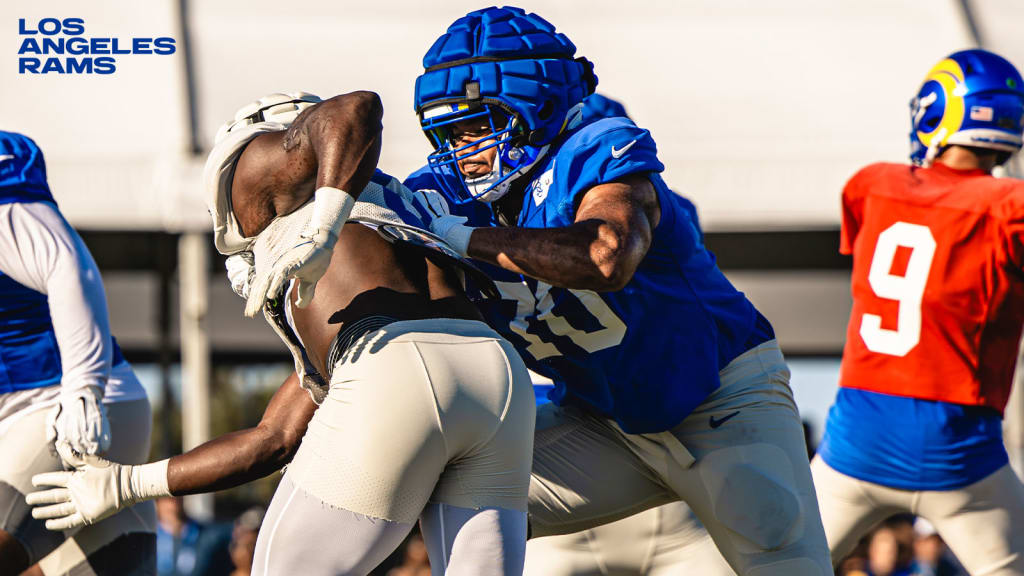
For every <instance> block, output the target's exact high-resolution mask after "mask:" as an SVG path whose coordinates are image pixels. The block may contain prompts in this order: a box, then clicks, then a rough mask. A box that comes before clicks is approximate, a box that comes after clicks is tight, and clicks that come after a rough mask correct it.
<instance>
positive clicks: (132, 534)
mask: <svg viewBox="0 0 1024 576" xmlns="http://www.w3.org/2000/svg"><path fill="white" fill-rule="evenodd" d="M150 425H151V420H150V410H149V401H148V400H147V399H146V393H145V390H143V388H142V385H141V384H140V383H139V381H138V379H137V378H136V377H135V374H134V373H133V371H132V368H131V366H130V365H129V364H128V362H126V361H125V359H124V357H123V356H122V355H121V351H120V349H119V348H118V346H117V342H115V341H114V340H113V339H112V338H111V336H110V328H109V324H108V319H107V302H106V297H105V295H104V294H103V282H102V281H101V279H100V273H99V270H97V269H96V263H95V262H93V259H92V256H91V255H90V254H89V250H88V249H87V248H86V247H85V244H83V243H82V239H81V238H80V237H79V236H78V234H76V233H75V231H74V230H73V229H72V228H71V226H69V225H68V223H67V221H66V220H64V218H63V216H61V214H60V211H59V210H58V209H57V204H56V202H55V201H54V199H53V196H52V195H51V193H50V188H49V185H48V184H47V181H46V165H45V163H44V161H43V153H42V151H41V150H40V149H39V147H38V146H36V144H35V142H33V141H32V140H31V139H29V138H27V137H25V136H23V135H21V134H16V133H14V132H3V131H0V575H5V576H6V575H14V574H21V573H22V571H24V570H26V569H29V566H30V565H31V566H32V567H31V568H30V569H29V570H28V572H27V573H29V574H65V573H79V571H82V570H85V571H88V573H89V574H98V575H100V576H103V575H107V574H109V575H114V574H119V575H120V574H132V575H134V574H155V570H156V539H155V535H154V529H155V528H156V512H155V510H154V509H153V505H152V504H149V503H146V504H141V505H139V506H137V507H135V508H133V509H131V510H125V511H123V512H121V513H119V514H117V515H114V516H112V517H110V518H108V519H107V520H105V521H104V522H102V523H100V524H97V525H95V526H89V527H86V528H84V529H82V530H80V531H68V532H49V531H47V530H46V528H45V527H44V524H43V521H42V520H36V519H34V518H32V516H31V514H30V510H31V509H30V508H29V506H28V504H26V502H25V495H26V494H28V493H29V492H31V491H32V483H31V479H32V476H33V475H34V474H39V473H43V472H52V471H57V470H61V469H62V468H64V467H70V466H75V465H78V464H80V463H81V462H82V458H83V455H94V454H104V455H105V456H107V457H109V458H114V459H116V460H119V461H122V462H131V463H136V462H143V461H145V459H146V456H147V455H148V454H149V432H150ZM37 563H38V564H37ZM83 573H84V572H83Z"/></svg>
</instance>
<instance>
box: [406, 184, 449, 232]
mask: <svg viewBox="0 0 1024 576" xmlns="http://www.w3.org/2000/svg"><path fill="white" fill-rule="evenodd" d="M412 199H413V202H415V203H416V207H417V208H419V209H420V211H422V212H423V215H424V216H426V217H427V224H429V223H430V221H432V220H434V219H435V218H440V217H442V216H451V213H452V211H451V209H450V208H449V207H448V201H447V200H445V199H444V196H443V195H442V194H441V193H440V192H438V191H437V190H426V189H425V190H417V191H415V192H413V193H412Z"/></svg>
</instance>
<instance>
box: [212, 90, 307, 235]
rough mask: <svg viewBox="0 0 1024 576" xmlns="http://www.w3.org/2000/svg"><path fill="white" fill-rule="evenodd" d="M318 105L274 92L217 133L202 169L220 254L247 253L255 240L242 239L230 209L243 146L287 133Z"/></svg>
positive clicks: (248, 106) (293, 94)
mask: <svg viewBox="0 0 1024 576" xmlns="http://www.w3.org/2000/svg"><path fill="white" fill-rule="evenodd" d="M318 102H320V97H319V96H316V95H314V94H310V93H308V92H288V93H281V92H277V93H274V94H270V95H267V96H264V97H263V98H260V99H259V100H256V101H255V102H251V103H249V104H246V105H245V106H243V107H242V108H240V109H239V110H238V112H236V113H235V117H234V120H232V121H230V122H227V123H226V124H224V125H223V126H221V127H220V129H219V130H217V136H216V138H215V139H214V146H213V150H212V151H210V156H209V157H208V158H207V160H206V167H205V168H204V169H203V187H204V189H205V190H206V207H207V209H208V210H209V211H210V215H211V216H212V217H213V241H214V244H215V245H216V246H217V251H218V252H220V253H221V254H228V255H230V254H237V253H239V252H242V251H245V250H248V249H249V247H250V245H251V244H252V242H253V241H254V240H255V238H246V237H245V235H244V234H243V233H242V227H241V226H240V225H239V223H238V220H237V219H236V218H235V215H234V213H233V212H232V209H231V181H232V179H233V178H234V174H235V163H236V162H237V161H238V157H239V156H241V154H242V151H243V150H245V146H246V145H247V144H248V143H249V142H251V141H252V140H253V139H254V138H256V137H257V136H259V135H260V134H264V133H267V132H280V131H282V130H286V129H287V128H288V126H289V125H290V124H291V123H292V122H293V121H294V120H295V118H296V117H298V115H299V113H300V112H302V111H303V110H305V109H306V108H309V107H310V106H313V105H315V104H317V103H318Z"/></svg>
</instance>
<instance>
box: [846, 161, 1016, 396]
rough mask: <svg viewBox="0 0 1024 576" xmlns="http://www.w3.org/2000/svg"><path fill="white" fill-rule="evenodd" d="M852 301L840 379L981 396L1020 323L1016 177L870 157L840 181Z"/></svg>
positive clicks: (1003, 392)
mask: <svg viewBox="0 0 1024 576" xmlns="http://www.w3.org/2000/svg"><path fill="white" fill-rule="evenodd" d="M839 249H840V251H841V252H842V253H843V254H853V278H852V289H853V311H852V313H851V314H850V323H849V326H848V327H847V333H846V347H845V349H844V350H843V363H842V368H841V371H840V385H842V386H845V387H848V388H859V389H862V390H869V391H872V392H880V393H883V394H893V395H897V396H909V397H913V398H921V399H926V400H941V401H944V402H952V403H956V404H964V405H969V406H989V407H991V408H995V409H996V410H998V411H999V412H1000V413H1001V412H1002V411H1003V409H1004V407H1005V406H1006V399H1007V397H1008V396H1009V395H1010V385H1011V381H1012V379H1013V370H1014V366H1015V364H1016V360H1017V349H1018V348H1017V347H1018V342H1019V340H1020V336H1021V325H1022V323H1024V182H1022V181H1019V180H1010V179H998V178H994V177H992V176H989V175H988V174H985V173H984V172H982V171H980V170H977V171H957V170H953V169H951V168H948V167H946V166H944V165H942V164H939V163H936V164H935V165H934V166H932V167H930V168H919V167H915V166H906V165H901V164H873V165H871V166H868V167H867V168H864V169H863V170H861V171H860V172H858V173H857V174H856V175H855V176H854V177H853V178H851V179H850V181H849V182H848V183H847V185H846V188H845V189H844V190H843V228H842V238H841V241H840V248H839Z"/></svg>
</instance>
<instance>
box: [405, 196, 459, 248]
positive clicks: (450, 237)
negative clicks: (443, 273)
mask: <svg viewBox="0 0 1024 576" xmlns="http://www.w3.org/2000/svg"><path fill="white" fill-rule="evenodd" d="M412 196H413V201H415V202H416V206H417V207H418V208H419V209H420V210H421V211H422V212H423V213H424V215H425V216H426V217H427V218H428V225H429V226H430V231H431V232H433V233H434V234H436V235H437V236H440V237H441V238H442V239H444V241H445V243H446V244H448V245H449V246H451V247H452V249H454V250H455V251H456V252H458V253H459V254H461V255H462V256H466V255H467V252H468V251H469V237H470V235H471V234H473V228H472V227H470V226H466V222H467V221H468V218H466V217H465V216H454V215H452V213H451V210H450V209H449V208H448V201H447V200H445V199H444V196H442V195H441V193H439V192H438V191H437V190H417V191H416V192H413V194H412Z"/></svg>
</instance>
